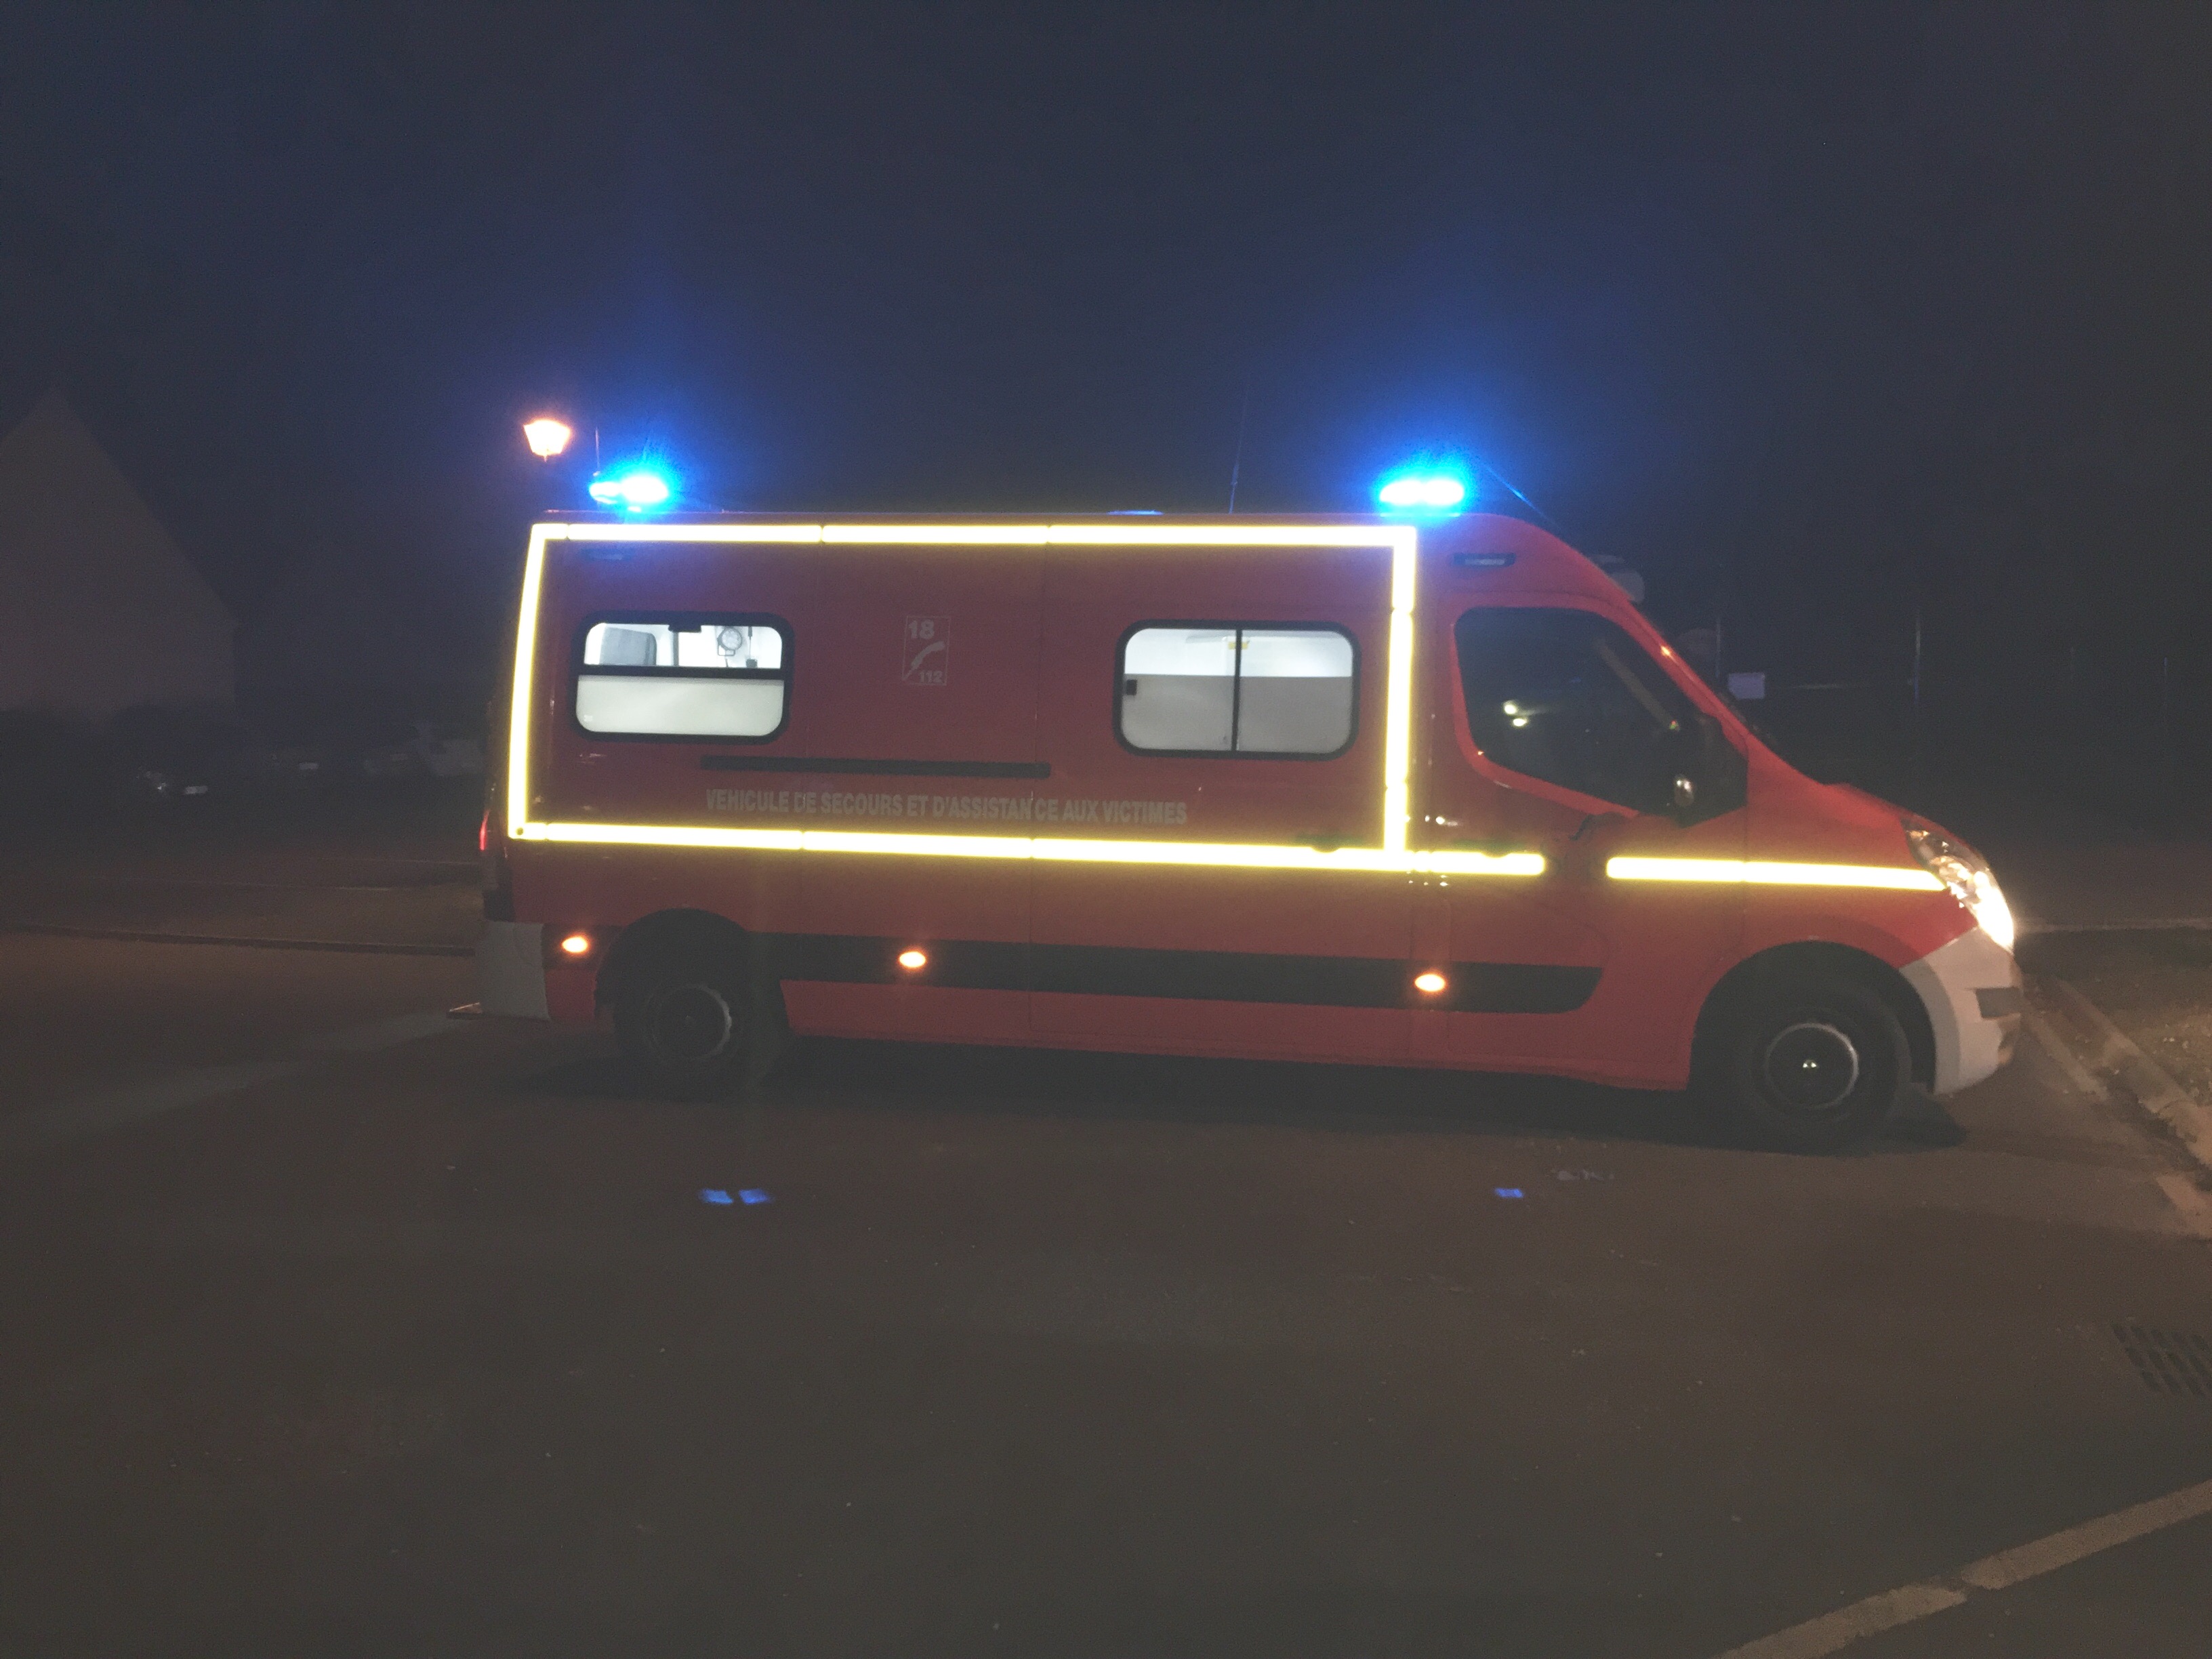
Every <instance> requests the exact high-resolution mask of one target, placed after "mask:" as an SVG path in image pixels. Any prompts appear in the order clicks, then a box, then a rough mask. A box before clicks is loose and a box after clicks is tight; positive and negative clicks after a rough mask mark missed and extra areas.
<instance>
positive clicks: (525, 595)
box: [507, 524, 568, 838]
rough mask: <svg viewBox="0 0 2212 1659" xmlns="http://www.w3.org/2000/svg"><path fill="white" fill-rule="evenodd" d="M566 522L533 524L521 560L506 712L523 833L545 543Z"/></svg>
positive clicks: (513, 812)
mask: <svg viewBox="0 0 2212 1659" xmlns="http://www.w3.org/2000/svg"><path fill="white" fill-rule="evenodd" d="M567 534H568V527H567V526H565V525H557V524H538V525H532V526H531V527H530V554H529V556H528V557H526V559H524V560H523V562H522V611H521V614H520V617H518V618H517V620H516V622H515V628H514V690H513V705H512V706H511V707H510V708H508V709H507V835H508V836H509V837H510V838H512V837H513V836H519V835H520V834H521V833H522V829H523V825H524V824H525V823H527V822H528V820H529V817H530V695H531V694H530V665H531V664H532V662H533V661H535V660H536V659H537V656H538V589H539V587H540V586H542V584H543V582H544V575H545V544H546V543H547V542H549V541H557V540H559V539H560V538H562V537H563V536H566V535H567Z"/></svg>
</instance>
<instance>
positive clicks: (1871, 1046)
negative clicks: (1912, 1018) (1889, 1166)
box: [1699, 974, 1911, 1152]
mask: <svg viewBox="0 0 2212 1659" xmlns="http://www.w3.org/2000/svg"><path fill="white" fill-rule="evenodd" d="M1701 1060H1702V1062H1703V1063H1702V1065H1701V1066H1700V1071H1701V1073H1703V1075H1702V1076H1701V1078H1700V1079H1699V1080H1700V1083H1701V1085H1702V1092H1703V1093H1704V1094H1705V1096H1706V1097H1707V1098H1708V1099H1709V1100H1710V1101H1711V1103H1713V1104H1714V1105H1716V1106H1717V1107H1719V1108H1720V1109H1722V1110H1723V1111H1724V1112H1725V1113H1726V1114H1727V1115H1728V1116H1729V1120H1730V1121H1732V1122H1733V1123H1734V1125H1735V1127H1736V1128H1737V1129H1738V1130H1739V1131H1741V1133H1742V1134H1743V1135H1744V1137H1745V1138H1746V1139H1748V1140H1750V1141H1752V1142H1753V1144H1755V1145H1757V1146H1768V1147H1771V1148H1773V1149H1774V1150H1776V1151H1778V1152H1837V1151H1839V1150H1840V1149H1842V1148H1843V1147H1845V1146H1850V1144H1851V1143H1852V1142H1853V1141H1856V1140H1858V1139H1863V1137H1865V1136H1866V1135H1869V1134H1870V1133H1873V1132H1874V1131H1875V1128H1877V1127H1880V1125H1881V1121H1882V1120H1883V1119H1884V1118H1886V1117H1887V1116H1888V1115H1889V1112H1890V1109H1891V1108H1892V1107H1893V1106H1894V1105H1895V1104H1896V1103H1897V1097H1898V1094H1899V1091H1900V1090H1901V1089H1902V1088H1903V1087H1904V1085H1905V1079H1907V1078H1908V1077H1909V1076H1910V1075H1911V1054H1910V1051H1909V1049H1908V1048H1907V1047H1906V1043H1905V1028H1904V1027H1903V1026H1902V1025H1901V1024H1899V1023H1898V1018H1897V1016H1896V1014H1895V1013H1894V1012H1892V1011H1891V1009H1890V1006H1889V1005H1888V1004H1887V1003H1886V1002H1884V1001H1883V1000H1881V997H1880V996H1879V995H1877V994H1875V992H1873V991H1871V990H1869V989H1868V988H1867V987H1865V986H1863V985H1860V984H1857V983H1856V982H1854V981H1851V980H1849V979H1846V978H1843V977H1841V976H1838V975H1823V974H1806V975H1793V976H1790V977H1789V978H1786V979H1782V980H1778V981H1774V982H1771V983H1769V984H1765V985H1761V986H1759V987H1754V988H1753V990H1752V991H1751V992H1750V993H1749V994H1747V995H1746V996H1745V997H1744V998H1743V999H1742V1000H1741V1003H1740V1004H1739V1005H1738V1006H1736V1007H1735V1009H1734V1010H1733V1011H1732V1012H1731V1013H1730V1014H1729V1017H1728V1018H1725V1019H1724V1020H1723V1022H1722V1024H1721V1025H1720V1027H1719V1028H1718V1029H1717V1030H1716V1031H1715V1032H1714V1033H1713V1036H1712V1039H1711V1043H1710V1045H1709V1047H1708V1049H1707V1052H1706V1053H1705V1054H1704V1055H1702V1056H1701Z"/></svg>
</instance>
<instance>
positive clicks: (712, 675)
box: [576, 616, 791, 739]
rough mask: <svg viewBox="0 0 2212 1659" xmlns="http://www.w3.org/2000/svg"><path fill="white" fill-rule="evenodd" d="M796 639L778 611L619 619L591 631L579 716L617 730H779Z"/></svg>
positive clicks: (643, 733) (706, 734)
mask: <svg viewBox="0 0 2212 1659" xmlns="http://www.w3.org/2000/svg"><path fill="white" fill-rule="evenodd" d="M789 645H790V640H789V638H788V635H787V630H786V629H785V627H784V624H783V623H781V622H780V621H777V620H776V619H775V618H774V617H742V616H740V617H698V616H683V617H670V616H659V617H606V618H605V619H603V620H601V621H598V622H594V623H591V624H590V625H589V626H588V627H587V628H586V629H585V630H584V637H583V640H582V642H581V646H580V650H579V652H578V660H577V664H576V724H577V725H579V726H582V727H583V728H584V730H585V731H586V732H593V733H597V734H599V735H602V736H607V737H635V738H754V739H758V738H771V737H774V736H775V734H776V732H779V731H781V729H782V727H783V717H784V712H785V704H786V702H787V693H788V691H789V689H790V680H791V671H790V660H791V653H790V650H789Z"/></svg>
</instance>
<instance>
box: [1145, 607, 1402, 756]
mask: <svg viewBox="0 0 2212 1659" xmlns="http://www.w3.org/2000/svg"><path fill="white" fill-rule="evenodd" d="M1119 669H1120V682H1121V690H1120V692H1119V694H1118V696H1116V698H1115V720H1116V723H1117V725H1118V726H1119V729H1120V732H1121V741H1122V742H1123V743H1125V744H1128V746H1129V747H1130V748H1132V749H1137V750H1145V751H1146V752H1147V753H1151V754H1161V755H1249V756H1255V757H1269V758H1274V759H1297V760H1319V759H1326V758H1327V757H1329V756H1331V755H1340V754H1342V753H1343V752H1344V751H1345V750H1346V749H1348V748H1350V747H1351V746H1352V732H1353V731H1354V729H1355V726H1356V722H1357V716H1358V695H1357V690H1358V652H1357V651H1356V650H1355V649H1354V648H1353V646H1352V635H1350V634H1348V633H1346V631H1345V630H1344V629H1340V628H1326V627H1309V628H1285V627H1280V626H1276V625H1273V624H1269V625H1258V626H1253V627H1249V628H1247V627H1243V626H1241V625H1239V624H1237V623H1151V624H1149V625H1147V626H1146V627H1143V628H1139V629H1134V630H1133V631H1132V632H1131V633H1130V635H1128V637H1127V638H1126V639H1125V640H1123V641H1122V642H1121V663H1120V665H1119Z"/></svg>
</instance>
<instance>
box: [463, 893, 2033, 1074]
mask: <svg viewBox="0 0 2212 1659" xmlns="http://www.w3.org/2000/svg"><path fill="white" fill-rule="evenodd" d="M1905 981H1906V983H1908V984H1909V985H1911V987H1912V988H1913V989H1914V990H1916V991H1917V992H1918V993H1919V994H1920V1000H1921V1002H1922V1003H1923V1005H1925V1006H1926V1007H1927V1010H1928V1023H1929V1025H1930V1026H1932V1027H1933V1028H1934V1029H1935V1032H1936V1082H1935V1086H1934V1088H1933V1089H1931V1090H1930V1091H1929V1092H1930V1093H1932V1094H1938V1095H1948V1094H1952V1093H1954V1092H1956V1091H1959V1090H1960V1089H1964V1088H1966V1087H1967V1086H1968V1085H1972V1084H1976V1083H1979V1082H1980V1081H1981V1080H1982V1079H1984V1078H1985V1077H1987V1076H1989V1075H1990V1073H1992V1072H1994V1071H1996V1069H1997V1067H1998V1066H2002V1065H2003V1064H2004V1063H2005V1061H2007V1060H2010V1059H2011V1058H2012V1048H2013V1042H2014V1040H2015V1038H2017V1037H2018V1036H2019V1035H2020V1017H2021V1010H2022V1009H2023V1008H2024V1007H2025V1006H2026V1004H2025V1002H2024V1001H2023V1000H2022V996H2021V981H2020V964H2019V963H2017V962H2015V961H2014V960H2013V956H2012V952H2011V951H2008V950H2006V949H2005V948H2004V946H2003V945H2000V944H1998V943H1997V942H1996V940H1995V939H1991V938H1990V936H1989V935H1988V934H1987V933H1984V932H1983V931H1982V930H1981V929H1980V928H1978V927H1977V928H1975V929H1974V930H1973V931H1972V932H1971V933H1961V934H1960V935H1959V937H1958V938H1956V939H1953V940H1952V941H1951V942H1950V943H1949V944H1948V945H1944V946H1943V947H1942V949H1941V950H1936V951H1929V953H1928V954H1927V955H1926V956H1924V957H1921V958H1920V960H1919V961H1917V962H1915V963H1907V964H1906V966H1905ZM486 1006H489V1004H487V1005H486Z"/></svg>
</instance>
